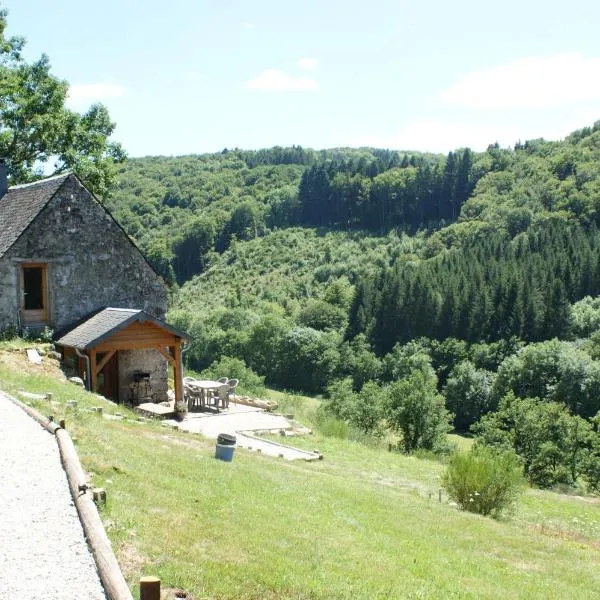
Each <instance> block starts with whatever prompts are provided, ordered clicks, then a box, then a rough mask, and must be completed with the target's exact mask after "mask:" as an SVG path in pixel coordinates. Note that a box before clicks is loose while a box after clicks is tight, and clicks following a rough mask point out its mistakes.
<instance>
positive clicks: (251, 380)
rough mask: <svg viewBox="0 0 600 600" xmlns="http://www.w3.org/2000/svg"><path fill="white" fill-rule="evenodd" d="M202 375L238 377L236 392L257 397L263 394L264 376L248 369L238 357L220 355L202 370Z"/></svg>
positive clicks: (209, 376) (210, 377)
mask: <svg viewBox="0 0 600 600" xmlns="http://www.w3.org/2000/svg"><path fill="white" fill-rule="evenodd" d="M202 376H203V377H207V378H209V379H214V380H216V379H218V378H219V377H229V378H230V379H231V378H235V379H239V382H240V383H239V387H238V393H240V392H242V393H246V394H250V395H252V396H258V397H261V396H263V395H264V394H265V378H264V377H261V376H260V375H257V374H256V373H255V372H254V371H253V370H252V369H249V368H248V367H247V366H246V363H245V362H244V361H243V360H240V359H239V358H232V357H230V356H222V357H221V358H220V359H219V360H218V361H215V362H214V363H213V364H212V365H210V367H209V368H208V369H205V370H204V371H202Z"/></svg>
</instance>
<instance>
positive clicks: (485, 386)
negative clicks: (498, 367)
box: [444, 360, 493, 431]
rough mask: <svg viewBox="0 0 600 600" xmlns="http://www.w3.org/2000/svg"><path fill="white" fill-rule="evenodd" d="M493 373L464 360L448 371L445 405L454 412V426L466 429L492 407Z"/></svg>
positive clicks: (460, 429)
mask: <svg viewBox="0 0 600 600" xmlns="http://www.w3.org/2000/svg"><path fill="white" fill-rule="evenodd" d="M492 383H493V374H492V373H491V372H490V371H486V370H485V369H477V368H476V367H475V365H474V364H473V363H472V362H470V361H468V360H465V361H463V362H460V363H458V364H457V365H456V366H455V367H454V368H453V369H452V371H451V372H450V376H449V377H448V382H447V383H446V387H445V389H444V396H445V397H446V406H447V407H448V410H450V411H451V412H452V413H454V427H455V428H456V429H458V430H459V431H468V429H469V427H470V426H471V425H472V424H473V423H475V421H478V420H479V419H480V418H481V417H482V416H483V415H484V414H486V413H488V412H490V410H492V409H493V406H492V402H491V391H492Z"/></svg>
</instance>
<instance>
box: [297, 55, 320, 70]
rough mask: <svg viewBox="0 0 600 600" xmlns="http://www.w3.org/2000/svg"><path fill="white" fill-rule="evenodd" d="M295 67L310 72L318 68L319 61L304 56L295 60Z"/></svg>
mask: <svg viewBox="0 0 600 600" xmlns="http://www.w3.org/2000/svg"><path fill="white" fill-rule="evenodd" d="M296 66H297V67H298V68H299V69H304V70H305V71H312V70H313V69H316V68H317V67H318V66H319V61H318V60H317V59H316V58H310V57H308V56H305V57H303V58H299V59H298V60H297V62H296Z"/></svg>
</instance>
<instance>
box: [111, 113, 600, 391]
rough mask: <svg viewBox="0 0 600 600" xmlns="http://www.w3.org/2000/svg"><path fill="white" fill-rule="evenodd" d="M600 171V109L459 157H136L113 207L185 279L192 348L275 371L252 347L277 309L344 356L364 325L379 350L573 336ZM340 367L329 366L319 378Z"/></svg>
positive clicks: (594, 263)
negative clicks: (560, 133) (569, 128)
mask: <svg viewBox="0 0 600 600" xmlns="http://www.w3.org/2000/svg"><path fill="white" fill-rule="evenodd" d="M599 174H600V123H597V124H596V125H595V126H594V127H590V128H586V129H582V130H579V131H576V132H574V133H573V134H571V135H570V136H569V137H568V138H567V139H565V140H564V141H561V142H549V141H544V140H531V141H528V142H525V143H522V144H518V145H517V146H516V147H515V148H511V149H503V148H500V147H498V146H497V145H493V146H490V147H489V148H488V149H487V150H486V151H485V152H482V153H473V152H471V151H470V150H468V149H459V150H457V151H456V152H451V153H449V154H448V155H447V156H439V155H433V154H419V153H402V152H391V151H387V150H377V149H368V148H365V149H335V150H326V151H314V150H306V149H302V148H299V147H294V148H273V149H268V150H261V151H256V152H253V151H242V150H231V151H228V150H225V151H223V152H222V153H219V154H210V155H199V156H185V157H179V158H166V157H147V158H139V159H130V160H128V161H127V162H126V163H125V164H124V165H123V166H122V167H121V171H120V185H119V188H118V190H116V192H115V194H114V195H113V197H112V199H111V200H110V203H109V207H110V208H111V209H112V211H113V213H114V214H115V216H116V217H117V218H118V219H119V220H120V222H121V223H122V224H123V225H124V227H125V228H126V230H127V231H128V232H129V233H130V234H131V235H132V236H133V237H134V238H135V239H136V240H137V241H138V243H139V244H140V245H141V247H142V248H143V250H144V251H145V252H146V253H147V254H148V255H149V258H150V260H152V261H153V262H154V264H155V265H156V266H157V268H159V269H160V270H161V271H162V272H163V273H165V275H166V276H167V277H169V278H171V279H172V280H173V281H177V282H178V283H179V285H180V286H181V289H180V290H178V291H177V292H176V294H175V295H174V298H173V310H172V312H171V318H172V319H174V320H175V321H177V323H178V324H179V325H181V326H183V327H186V328H188V329H189V330H191V331H193V332H196V333H195V345H194V348H193V350H192V351H190V353H189V354H188V357H189V358H190V360H192V362H193V363H194V364H196V365H197V366H206V365H207V364H209V363H210V362H212V361H213V360H215V359H218V358H219V356H221V355H223V354H226V355H231V356H237V357H239V358H243V359H244V360H245V361H246V362H247V363H248V364H250V365H251V366H253V368H255V369H257V370H258V371H259V372H261V373H262V374H266V375H267V376H268V377H269V373H264V367H261V361H262V363H264V361H265V357H264V356H252V352H251V351H249V344H250V342H249V340H251V339H254V338H252V336H253V335H258V333H257V328H259V326H260V324H263V325H264V324H265V320H267V321H268V320H269V319H271V321H270V325H269V326H273V327H277V328H279V329H278V332H279V333H281V334H282V335H283V333H285V332H288V333H289V332H291V331H292V330H294V328H308V329H310V330H311V331H313V332H316V333H311V334H310V335H311V336H313V337H314V340H317V338H318V340H317V341H318V343H317V342H315V343H316V346H315V347H316V348H317V349H318V350H315V351H318V352H325V351H326V350H327V349H331V348H332V349H334V351H335V353H337V354H336V356H337V357H338V358H337V359H336V360H340V359H339V356H340V352H342V354H343V352H344V350H343V344H344V343H348V342H352V340H355V339H361V340H364V343H366V344H367V346H365V348H367V349H368V350H369V351H375V353H376V354H380V355H381V354H384V353H386V352H389V351H390V350H391V349H392V348H393V346H394V344H396V343H397V342H401V343H406V342H407V341H409V340H411V339H415V338H418V337H423V336H424V337H427V338H430V339H439V340H443V339H446V338H447V337H455V338H461V339H464V340H466V341H468V342H471V343H473V342H494V341H496V340H502V339H507V338H508V337H510V336H516V337H518V338H520V339H522V340H525V341H539V340H543V339H548V338H550V337H554V336H558V337H561V338H568V337H569V335H570V333H569V331H570V306H571V304H572V303H573V302H576V301H578V300H579V299H581V298H582V297H584V296H586V295H596V294H599V293H600V240H599V238H598V233H597V223H598V219H599V214H600V213H599V212H598V206H599V205H600V177H599ZM274 323H275V325H274ZM265 326H266V325H265ZM208 332H210V333H208ZM271 333H273V332H271ZM279 333H278V335H279ZM299 335H300V334H299ZM315 336H316V337H315ZM357 336H358V337H357ZM314 340H313V341H314ZM344 340H346V342H344ZM361 343H362V342H361ZM319 344H321V345H319ZM254 347H256V340H254ZM341 360H344V359H343V358H342V359H341ZM333 362H335V361H333ZM261 369H262V371H261ZM335 373H336V369H335V368H333V367H331V365H329V366H327V367H326V368H325V367H324V371H323V375H322V377H321V380H320V381H321V383H318V384H315V387H314V389H316V390H318V389H320V388H321V386H322V385H324V383H325V382H326V381H327V380H328V378H330V377H332V376H334V375H335ZM270 376H271V381H272V382H274V383H277V382H278V380H277V377H276V376H274V374H273V373H271V374H270ZM284 379H285V378H283V380H284ZM279 383H282V381H281V380H280V381H279ZM309 387H310V386H309ZM313 391H314V390H313Z"/></svg>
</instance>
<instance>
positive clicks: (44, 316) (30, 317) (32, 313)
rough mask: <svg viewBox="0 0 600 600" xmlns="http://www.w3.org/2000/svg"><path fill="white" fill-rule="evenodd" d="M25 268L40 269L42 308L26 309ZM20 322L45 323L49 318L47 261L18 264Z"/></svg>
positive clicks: (30, 323)
mask: <svg viewBox="0 0 600 600" xmlns="http://www.w3.org/2000/svg"><path fill="white" fill-rule="evenodd" d="M25 269H41V270H42V302H43V304H44V306H43V308H40V309H35V310H27V309H26V308H25ZM19 281H20V291H19V292H20V301H21V324H22V325H47V324H48V322H49V319H50V305H49V302H48V263H21V264H20V265H19Z"/></svg>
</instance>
